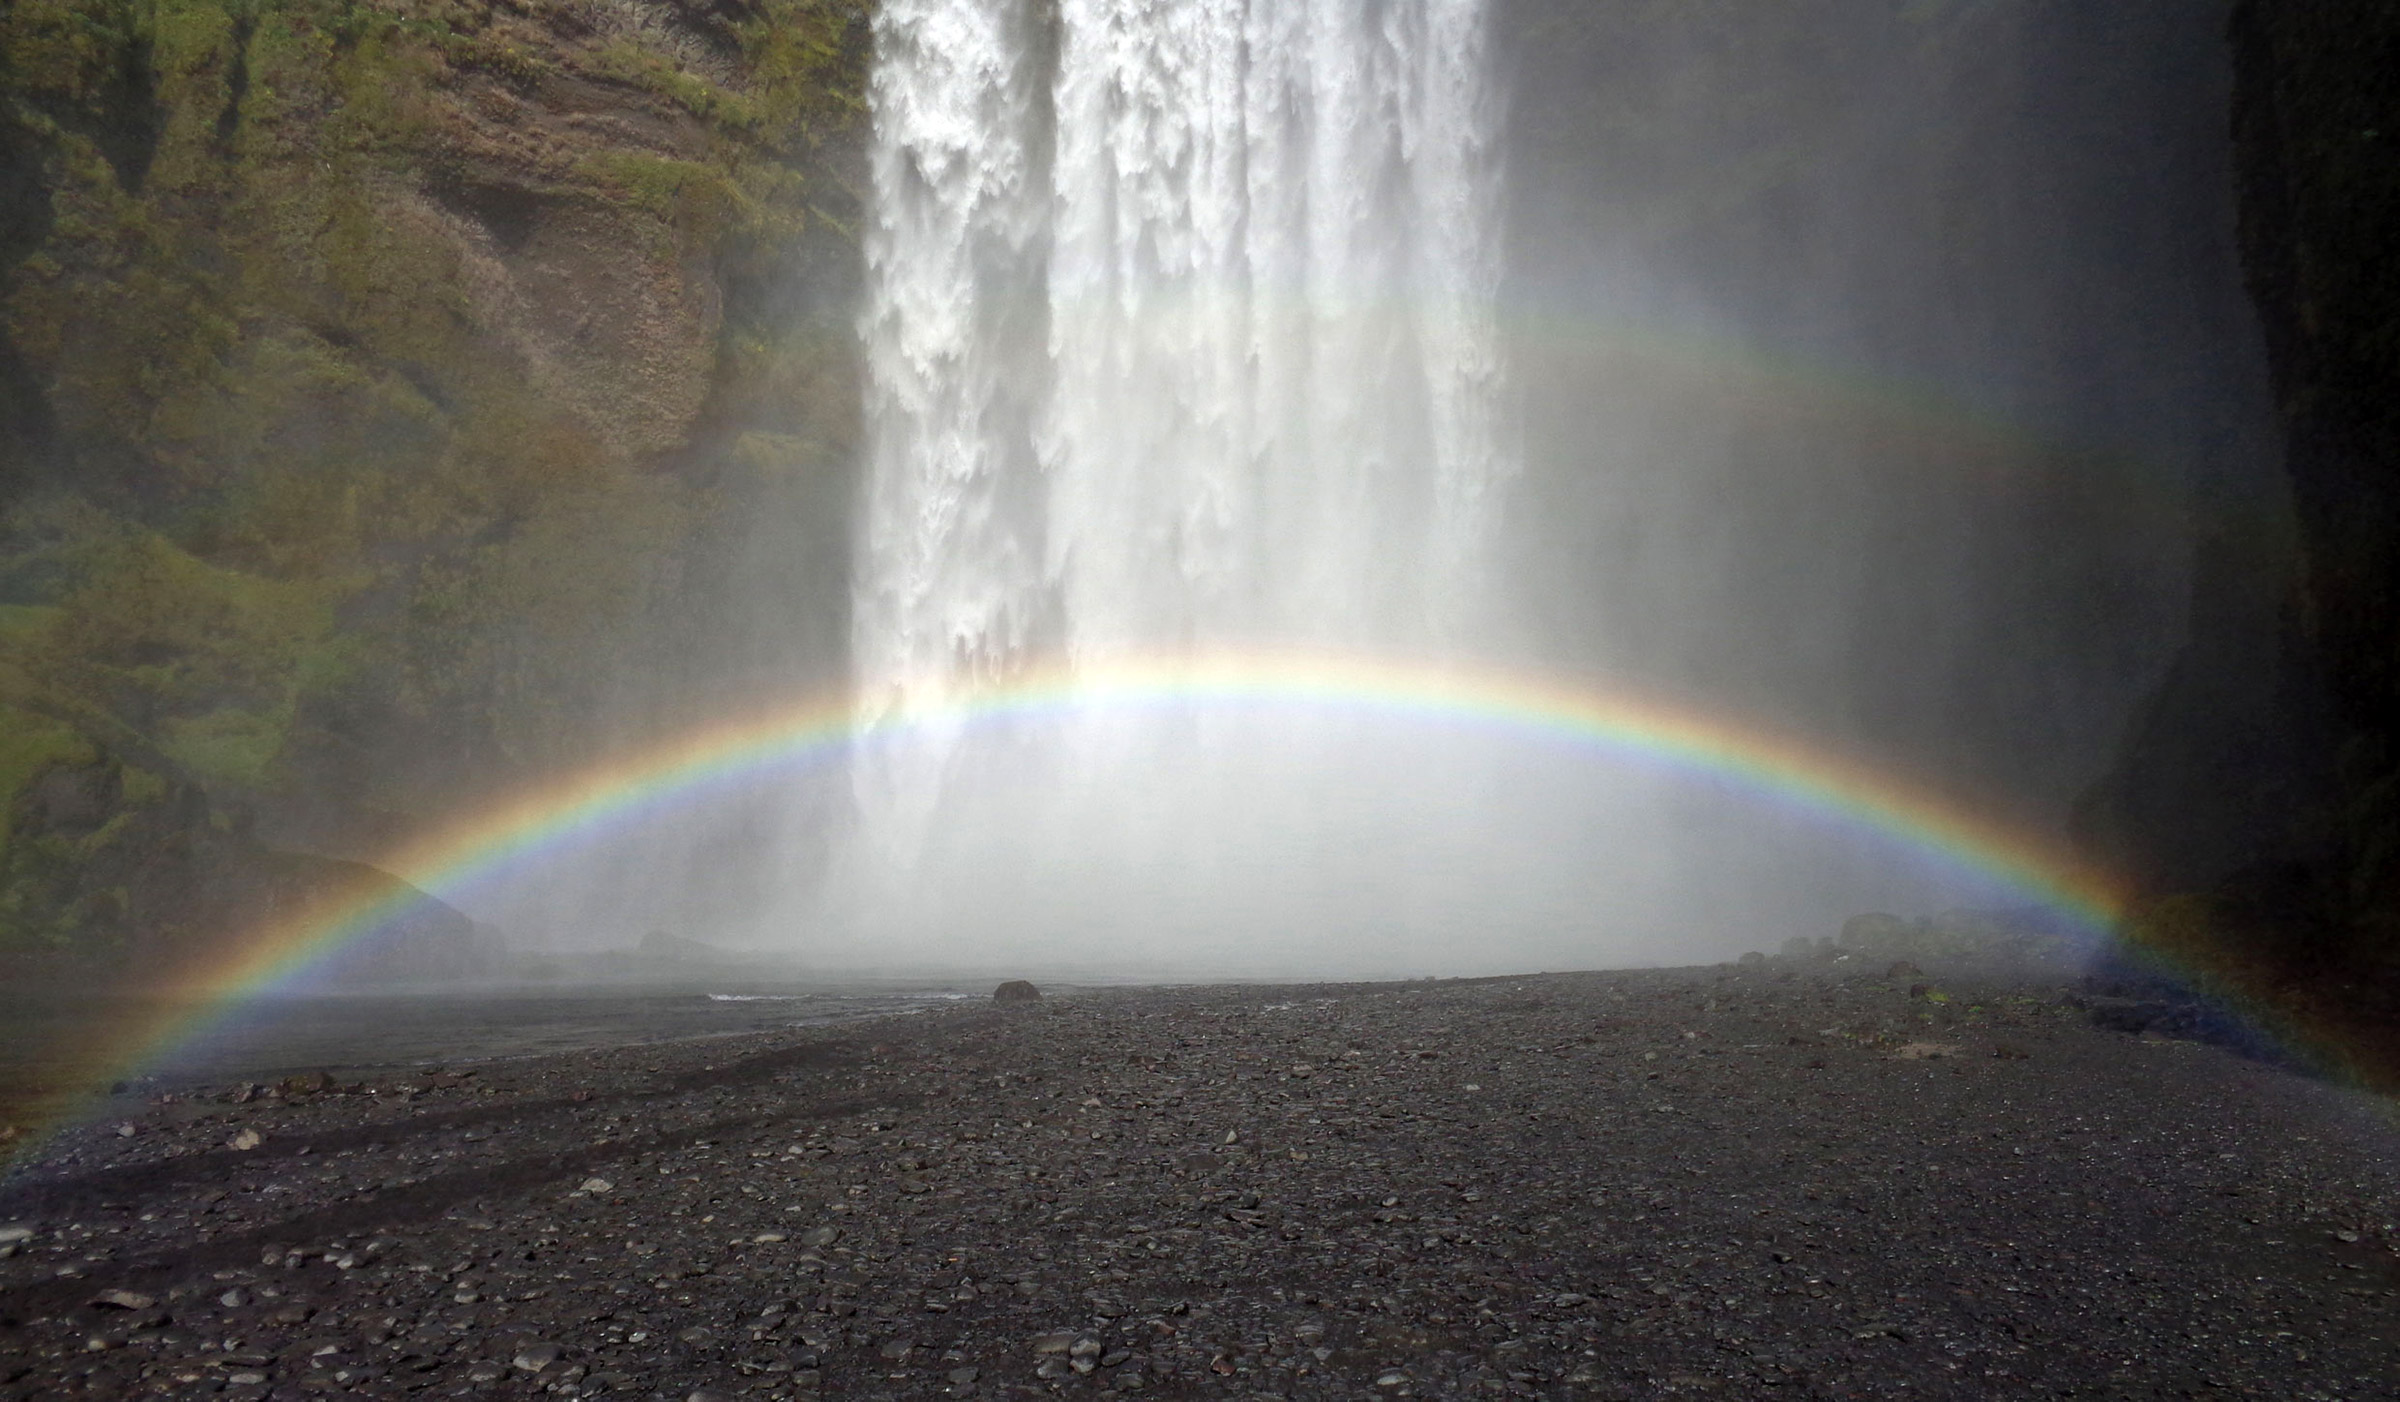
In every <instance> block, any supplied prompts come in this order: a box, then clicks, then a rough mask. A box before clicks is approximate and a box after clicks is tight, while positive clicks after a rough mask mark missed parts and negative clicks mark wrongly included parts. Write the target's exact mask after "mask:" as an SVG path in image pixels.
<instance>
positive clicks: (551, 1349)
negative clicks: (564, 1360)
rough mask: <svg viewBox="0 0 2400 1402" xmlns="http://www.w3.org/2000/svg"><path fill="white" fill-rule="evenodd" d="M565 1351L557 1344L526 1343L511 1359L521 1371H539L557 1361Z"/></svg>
mask: <svg viewBox="0 0 2400 1402" xmlns="http://www.w3.org/2000/svg"><path fill="white" fill-rule="evenodd" d="M565 1352H566V1350H565V1349H562V1348H560V1347H559V1346H558V1345H556V1344H526V1345H524V1346H523V1347H521V1348H519V1349H518V1350H517V1353H516V1357H514V1358H512V1359H510V1360H509V1361H510V1363H512V1364H513V1365H515V1366H516V1367H517V1368H518V1369H519V1370H520V1371H523V1372H527V1373H538V1372H540V1371H542V1370H543V1369H544V1368H547V1367H549V1366H550V1365H551V1364H553V1363H556V1362H557V1361H558V1360H559V1358H560V1356H561V1355H563V1354H564V1353H565Z"/></svg>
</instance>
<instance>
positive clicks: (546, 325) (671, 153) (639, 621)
mask: <svg viewBox="0 0 2400 1402" xmlns="http://www.w3.org/2000/svg"><path fill="white" fill-rule="evenodd" d="M865 47H866V33H865V19H864V15H863V11H862V10H861V8H860V7H858V6H854V5H843V4H832V3H822V0H722V3H718V4H713V5H703V4H683V3H663V2H662V0H523V2H522V3H484V2H483V0H18V3H16V4H15V5H13V6H11V7H9V8H7V9H5V10H0V817H4V819H5V826H4V828H0V951H5V952H13V953H18V954H24V953H28V952H40V951H67V952H73V953H76V954H81V955H93V954H106V953H109V952H111V951H115V952H118V953H120V954H121V953H124V952H128V951H132V950H135V949H138V948H142V947H144V946H145V944H146V943H147V942H150V941H156V940H173V939H176V938H180V937H181V935H182V933H183V932H187V931H197V930H200V929H202V928H203V927H206V926H207V925H209V924H211V923H212V922H213V923H222V922H224V921H226V920H228V919H233V918H236V917H237V916H238V914H239V912H240V910H241V909H242V908H243V907H244V905H245V902H251V901H252V899H253V897H254V895H255V892H256V891H257V890H258V889H262V888H263V887H262V883H263V885H264V886H271V885H273V884H274V883H275V882H276V881H277V880H286V879H288V875H289V873H288V871H286V870H285V867H288V863H286V864H284V866H281V867H279V866H278V865H277V863H276V861H275V860H274V859H272V858H271V857H269V856H268V855H267V849H268V847H269V846H271V845H274V844H290V845H299V846H307V847H312V848H315V849H317V850H323V851H330V852H336V853H342V854H347V855H356V856H371V855H372V854H373V852H374V851H375V850H376V849H377V848H378V847H379V846H380V845H381V844H382V843H383V842H386V841H388V840H390V839H391V838H392V837H394V836H396V835H399V834H401V833H404V832H406V831H407V830H408V829H409V828H410V827H411V826H413V825H415V824H417V823H420V822H423V821H425V820H427V819H428V818H429V817H431V816H433V815H436V814H439V813H441V812H443V811H445V810H447V809H449V808H451V807H453V806H455V805H457V804H459V803H462V802H467V801H471V800H472V798H473V796H474V795H475V794H476V793H477V792H479V791H483V790H486V789H489V788H493V787H501V786H505V785H507V784H509V783H511V782H515V781H519V780H522V779H523V778H525V777H527V776H529V775H531V774H534V773H536V772H539V771H542V770H545V769H548V768H553V767H559V766H571V765H573V764H574V763H576V762H578V761H579V760H580V759H582V758H584V757H586V756H588V755H589V754H591V753H593V752H595V751H596V750H597V749H599V748H601V747H604V746H606V745H609V744H612V743H622V742H623V741H624V740H626V739H627V738H628V737H629V736H633V735H638V734H639V733H642V732H643V731H645V730H649V729H654V728H657V727H662V726H668V725H672V724H675V723H676V721H677V719H678V717H681V718H684V719H686V720H688V718H689V716H690V714H691V713H692V711H693V710H694V709H695V708H707V707H720V706H724V705H726V704H729V703H730V702H732V701H733V700H735V699H737V695H738V693H739V692H741V691H743V690H745V689H749V688H761V687H776V686H787V685H792V684H796V683H798V682H800V681H804V680H807V679H809V678H810V676H811V675H812V673H813V674H823V673H825V672H827V671H829V670H830V669H832V668H835V667H838V666H839V656H838V641H837V640H838V638H839V636H840V632H841V620H840V619H839V617H838V612H837V614H836V616H830V617H826V618H818V619H815V620H813V621H812V620H810V619H808V618H805V617H802V618H797V619H794V620H791V621H789V623H788V626H786V627H784V628H782V629H780V630H778V636H779V637H784V638H787V639H789V640H788V641H785V642H782V643H779V644H778V645H775V646H747V645H746V643H752V642H756V641H757V636H760V635H754V636H752V637H750V638H748V639H747V640H746V639H745V638H744V636H743V635H742V633H741V630H740V629H738V628H728V627H725V626H714V627H711V628H709V629H705V630H704V629H700V628H697V627H692V626H685V625H687V624H689V623H690V622H692V621H694V620H697V619H700V618H709V619H711V620H715V621H719V622H721V618H720V615H721V614H722V612H723V611H724V610H725V609H726V608H727V606H728V604H727V601H728V600H729V599H730V598H731V597H733V596H734V595H735V594H737V593H740V594H745V595H751V596H755V595H756V594H758V593H759V592H760V590H759V586H760V584H761V580H760V578H759V577H758V575H759V572H761V571H768V572H774V571H781V572H782V573H783V574H785V575H787V576H791V579H790V581H789V582H791V583H793V584H794V585H795V589H794V597H812V598H815V599H818V600H820V601H821V600H828V599H835V600H838V599H839V598H841V597H842V595H843V591H842V590H841V588H840V587H839V580H840V571H841V569H842V567H843V563H844V562H843V561H842V560H841V559H840V558H839V556H840V550H839V541H840V533H841V523H840V520H839V515H840V511H841V509H842V504H843V503H844V502H845V501H846V500H847V494H848V484H847V479H846V474H847V473H848V472H849V470H850V469H849V466H848V464H849V462H850V457H851V454H850V451H849V445H850V442H851V440H852V437H853V435H854V433H855V424H854V422H853V419H854V414H855V409H854V405H855V404H856V402H857V395H856V392H855V387H854V376H855V353H854V352H853V351H852V349H851V342H852V337H851V335H850V316H851V312H850V297H851V291H852V288H853V287H854V283H855V272H854V266H855V262H856V257H855V245H854V240H853V237H852V234H853V230H854V227H855V222H856V218H857V200H856V181H855V179H854V178H853V174H852V171H853V168H854V166H855V164H856V162H857V159H858V156H859V136H860V132H861V130H862V126H863V103H862V96H861V93H862V87H863V82H864V63H865ZM766 515H773V516H775V517H777V518H778V519H791V518H794V517H795V516H796V517H797V518H798V519H799V520H800V521H801V523H802V524H801V526H800V527H799V528H798V529H797V530H796V531H795V532H794V533H793V534H792V536H791V538H790V539H787V540H783V541H779V542H777V543H776V545H775V548H773V549H768V548H764V547H762V546H761V544H760V542H759V541H758V540H757V539H756V537H755V533H754V523H755V522H756V521H758V520H759V519H761V518H762V516H766ZM812 519H815V520H821V521H822V525H821V526H819V527H814V528H812V527H810V526H809V525H808V522H809V521H810V520H812ZM812 529H813V532H814V533H813V534H812ZM745 571H747V572H748V573H747V574H744V572H745ZM812 572H813V574H812ZM737 576H739V577H737ZM819 576H823V577H819ZM769 582H770V583H771V582H772V581H769ZM828 585H830V586H831V587H828ZM800 586H813V587H800ZM768 592H770V593H771V592H772V590H771V589H770V590H769V591H768ZM836 607H837V606H831V605H821V606H820V608H821V611H823V610H824V609H830V608H836ZM728 639H730V641H728ZM633 678H643V679H647V680H644V681H643V682H641V683H640V684H639V685H634V684H630V683H629V680H628V679H633ZM278 872H281V873H282V875H280V876H278V875H277V874H276V873H278ZM261 873H264V874H263V875H261Z"/></svg>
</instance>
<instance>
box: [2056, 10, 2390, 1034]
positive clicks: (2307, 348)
mask: <svg viewBox="0 0 2400 1402" xmlns="http://www.w3.org/2000/svg"><path fill="white" fill-rule="evenodd" d="M2230 38H2231V42H2232V48H2233V56H2234V68H2235V82H2236V88H2235V95H2234V103H2233V112H2232V131H2233V139H2234V158H2235V165H2236V180H2237V183H2238V187H2239V195H2240V205H2241V211H2240V236H2241V247H2242V259H2243V265H2244V269H2245V272H2246V274H2247V281H2248V283H2249V289H2250V293H2251V296H2252V299H2253V301H2254V303H2255V304H2256V307H2257V310H2258V315H2259V321H2260V324H2261V326H2262V328H2263V331H2264V335H2265V344H2266V349H2267V353H2268V357H2269V361H2270V364H2271V368H2272V374H2273V380H2274V389H2275V396H2276V406H2277V410H2278V414H2279V417H2280V419H2281V422H2282V426H2283V430H2284V442H2283V469H2284V473H2285V484H2284V485H2286V486H2288V500H2289V507H2288V512H2289V521H2288V523H2287V524H2286V525H2284V526H2283V527H2281V528H2279V529H2278V528H2272V527H2263V526H2262V525H2261V523H2260V520H2259V518H2258V516H2257V515H2256V514H2255V513H2254V512H2252V511H2250V510H2249V509H2248V508H2249V507H2250V506H2251V505H2252V504H2253V503H2251V502H2250V501H2248V500H2244V499H2238V498H2237V499H2234V500H2231V501H2227V502H2220V503H2219V504H2218V509H2217V510H2216V511H2215V512H2214V514H2213V516H2212V518H2211V519H2210V520H2209V522H2208V523H2207V527H2206V530H2207V535H2206V539H2205V540H2204V541H2203V549H2202V554H2201V557H2200V569H2199V574H2198V580H2197V590H2198V593H2197V597H2196V599H2195V604H2194V620H2193V636H2192V640H2191V642H2190V644H2189V645H2188V646H2187V648H2186V650H2185V653H2184V656H2183V658H2182V660H2181V661H2180V662H2179V663H2178V664H2177V666H2176V669H2175V672H2174V674H2173V676H2172V677H2171V678H2170V680H2169V683H2168V685H2167V686H2166V687H2165V688H2164V689H2163V690H2162V691H2161V692H2160V694H2159V695H2158V697H2157V698H2156V699H2155V701H2154V702H2153V704H2152V706H2151V707H2150V709H2149V711H2148V713H2147V714H2146V716H2145V717H2144V720H2143V724H2142V725H2140V726H2139V727H2138V728H2137V729H2136V731H2135V733H2134V735H2133V738H2132V740H2131V742H2130V743H2129V745H2128V747H2127V750H2126V753H2125V755H2124V757H2123V760H2122V762H2121V764H2120V765H2119V767H2118V770H2117V772H2116V773H2115V774H2114V775H2113V776H2112V777H2111V778H2110V779H2109V780H2108V781H2107V782H2106V783H2104V784H2103V785H2102V786H2101V787H2100V788H2099V789H2098V790H2097V791H2095V793H2094V794H2093V795H2092V797H2091V799H2090V801H2089V802H2088V803H2087V805H2086V808H2085V814H2084V816H2085V819H2086V835H2087V837H2088V838H2090V839H2091V840H2092V841H2093V842H2094V844H2095V845H2096V846H2097V847H2099V848H2100V849H2101V850H2102V851H2103V852H2105V853H2107V854H2108V855H2110V856H2112V857H2114V858H2117V859H2118V860H2120V861H2122V862H2123V863H2124V864H2125V865H2126V866H2127V867H2129V868H2130V869H2131V870H2132V871H2134V872H2135V873H2137V874H2138V875H2140V876H2141V877H2142V878H2143V879H2144V881H2145V882H2146V884H2147V886H2148V887H2149V889H2150V890H2151V892H2152V893H2153V900H2152V903H2151V904H2150V906H2149V907H2148V909H2147V910H2146V911H2144V912H2143V913H2142V914H2141V915H2140V917H2139V918H2138V919H2137V922H2136V929H2137V934H2138V935H2139V936H2140V937H2142V938H2144V939H2147V940H2149V941H2152V942H2154V943H2158V944H2163V945H2166V946H2168V947H2170V948H2173V949H2175V950H2176V952H2178V953H2179V954H2183V955H2187V956H2191V957H2196V958H2198V959H2200V960H2201V962H2203V963H2204V964H2208V963H2214V964H2216V965H2219V966H2220V967H2225V966H2229V967H2230V968H2231V970H2232V971H2233V972H2234V973H2235V974H2236V975H2237V977H2240V978H2242V979H2244V980H2246V981H2248V980H2263V981H2264V982H2265V983H2266V984H2267V985H2271V986H2275V985H2279V986H2280V987H2281V988H2282V990H2283V992H2282V994H2280V995H2278V996H2279V997H2280V998H2281V999H2282V1000H2283V1001H2286V1002H2289V1001H2290V1000H2291V999H2293V998H2298V999H2300V1000H2301V1001H2302V1002H2304V1003H2305V1002H2309V1001H2312V1000H2313V1001H2315V1002H2316V1003H2318V1004H2319V1005H2320V1006H2318V1007H2317V1008H2316V1009H2314V1010H2313V1011H2312V1013H2311V1016H2314V1015H2315V1014H2316V1013H2323V1014H2325V1015H2327V1016H2334V1017H2344V1016H2346V1017H2350V1018H2352V1019H2358V1018H2365V1017H2369V1016H2370V1015H2371V1014H2372V1013H2373V1010H2374V1009H2376V1008H2379V1007H2388V1006H2390V1005H2391V1003H2392V1000H2393V999H2394V998H2395V997H2400V264H2396V263H2395V262H2394V260H2393V257H2392V250H2393V248H2394V247H2396V246H2400V144H2396V143H2400V10H2395V9H2394V8H2393V7H2391V6H2389V5H2386V4H2378V3H2373V2H2372V0H2346V2H2344V3H2328V2H2327V0H2306V2H2305V3H2303V2H2302V0H2241V3H2239V4H2237V5H2236V6H2235V7H2234V13H2233V22H2232V25H2231V31H2230ZM2389 1030H2390V1029H2389V1028H2388V1027H2387V1028H2386V1029H2385V1032H2386V1034H2387V1040H2388V1033H2389ZM2387 1051H2388V1055H2389V1056H2390V1057H2391V1058H2392V1062H2391V1064H2400V1046H2394V1047H2391V1048H2389V1049H2387ZM2387 1069H2388V1067H2387Z"/></svg>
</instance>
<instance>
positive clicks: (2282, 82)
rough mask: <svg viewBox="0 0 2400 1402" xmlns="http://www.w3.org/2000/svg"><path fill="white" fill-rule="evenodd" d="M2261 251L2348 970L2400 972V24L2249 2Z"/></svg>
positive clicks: (2241, 136) (2243, 86)
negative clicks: (2327, 733) (2329, 774)
mask: <svg viewBox="0 0 2400 1402" xmlns="http://www.w3.org/2000/svg"><path fill="white" fill-rule="evenodd" d="M2232 34H2233V43H2234V50H2235V55H2236V71H2237V73H2238V75H2239V83H2240V86H2239V89H2238V92H2237V97H2236V105H2235V110H2234V139H2235V146H2236V150H2237V153H2238V159H2239V162H2240V180H2241V185H2242V246H2243V254H2244V261H2245V264H2246V265H2247V267H2248V270H2249V274H2250V286H2251V292H2252V295H2253V296H2254V297H2255V298H2256V299H2257V302H2258V306H2259V313H2260V319H2261V321H2262V323H2263V324H2264V327H2265V330H2266V337H2267V349H2268V355H2269V359H2270V361H2271V363H2272V365H2273V367H2274V374H2275V389H2276V397H2277V401H2278V405H2279V407H2280V409H2281V412H2282V416H2283V419H2284V423H2285V425H2286V428H2287V431H2288V437H2287V439H2286V458H2285V462H2286V468H2287V470H2288V472H2289V473H2290V477H2291V484H2292V493H2293V502H2294V506H2295V509H2296V513H2297V516H2298V520H2299V526H2300V536H2301V573H2300V578H2299V589H2298V594H2297V597H2296V599H2295V605H2296V607H2295V608H2294V610H2293V620H2294V623H2295V624H2296V628H2297V631H2298V632H2299V634H2300V636H2301V639H2302V641H2303V643H2304V644H2305V645H2306V646H2307V647H2308V648H2310V649H2311V650H2313V652H2314V654H2315V656H2316V658H2317V659H2318V663H2319V666H2320V667H2321V671H2322V675H2323V677H2324V678H2325V682H2326V695H2327V698H2328V702H2329V708H2330V711H2331V717H2332V728H2333V736H2332V740H2333V753H2334V763H2335V766H2336V771H2335V783H2334V786H2333V794H2334V801H2335V803H2336V805H2337V807H2336V810H2335V812H2334V813H2333V815H2332V827H2333V837H2334V846H2333V851H2332V857H2333V862H2334V866H2335V871H2334V875H2333V878H2332V882H2331V884H2330V890H2329V895H2330V898H2331V902H2332V904H2333V907H2334V910H2335V911H2336V913H2337V915H2338V918H2339V920H2340V925H2341V933H2340V937H2339V942H2340V944H2341V945H2342V949H2341V950H2340V953H2341V955H2342V956H2343V957H2344V958H2345V959H2365V960H2367V961H2370V962H2372V963H2375V964H2379V965H2384V966H2387V967H2390V968H2400V264H2396V263H2395V262H2394V260H2393V256H2392V254H2393V249H2394V248H2395V247H2396V246H2400V12H2395V11H2394V10H2393V8H2392V7H2391V6H2389V5H2380V4H2374V3H2369V2H2368V0H2351V2H2350V3H2339V4H2326V3H2313V4H2302V3H2294V0H2246V3H2244V4H2242V5H2241V6H2240V7H2239V8H2238V9H2237V12H2236V15H2235V19H2234V25H2233V31H2232Z"/></svg>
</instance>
